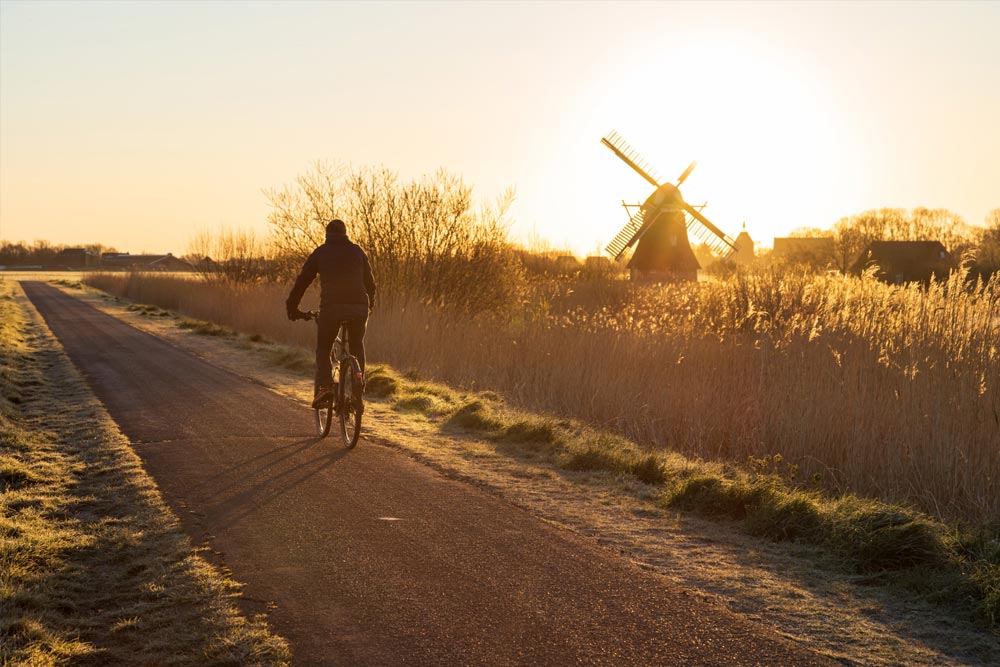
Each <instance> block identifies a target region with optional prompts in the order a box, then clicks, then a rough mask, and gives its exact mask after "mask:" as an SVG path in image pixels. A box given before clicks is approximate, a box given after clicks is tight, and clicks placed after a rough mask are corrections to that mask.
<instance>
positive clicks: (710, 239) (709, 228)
mask: <svg viewBox="0 0 1000 667" xmlns="http://www.w3.org/2000/svg"><path fill="white" fill-rule="evenodd" d="M681 208H683V209H684V210H685V211H687V212H688V214H689V215H690V216H691V218H692V220H691V221H690V222H689V223H688V231H690V232H691V233H692V234H693V235H694V236H696V237H697V238H698V239H700V240H701V241H703V242H704V243H706V244H707V245H708V246H709V247H710V248H712V250H713V251H714V252H716V253H717V254H719V255H722V257H723V258H725V257H729V255H731V254H733V253H734V252H736V241H734V240H733V239H732V238H730V237H729V235H728V234H726V233H725V232H724V231H722V230H721V229H719V228H718V227H716V226H715V225H713V224H712V222H711V220H709V219H708V218H706V217H705V216H703V215H702V214H701V212H699V211H698V209H696V208H694V207H693V206H691V205H690V204H688V203H687V202H682V203H681ZM695 221H697V222H700V223H701V226H699V225H695V224H694V222H695Z"/></svg>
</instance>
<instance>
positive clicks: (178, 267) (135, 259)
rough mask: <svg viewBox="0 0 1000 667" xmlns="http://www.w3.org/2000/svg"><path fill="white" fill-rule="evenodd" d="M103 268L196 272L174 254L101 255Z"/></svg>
mask: <svg viewBox="0 0 1000 667" xmlns="http://www.w3.org/2000/svg"><path fill="white" fill-rule="evenodd" d="M101 266H103V267H105V268H109V269H129V270H134V271H194V270H195V269H194V266H193V265H192V264H191V263H190V262H187V261H185V260H183V259H180V258H179V257H174V256H173V255H172V254H170V253H167V254H166V255H131V254H129V253H127V252H114V253H110V252H106V253H104V254H103V255H101Z"/></svg>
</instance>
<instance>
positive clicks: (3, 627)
mask: <svg viewBox="0 0 1000 667" xmlns="http://www.w3.org/2000/svg"><path fill="white" fill-rule="evenodd" d="M0 390H2V397H0V593H2V599H3V605H2V606H0V609H2V611H0V662H3V664H4V665H7V664H10V665H37V666H47V665H63V664H73V665H110V664H115V665H158V664H168V663H169V664H171V665H191V666H203V665H234V664H239V665H257V666H261V667H263V666H278V665H288V664H289V653H288V648H287V646H286V644H285V642H284V640H283V639H281V638H280V637H277V636H276V635H274V634H273V633H271V631H270V630H269V629H268V627H267V625H266V623H265V622H264V620H263V617H254V618H247V617H245V616H244V615H242V614H241V613H240V611H239V608H238V599H239V595H240V591H239V586H238V585H237V584H236V583H234V582H233V581H232V580H231V579H229V578H227V577H226V576H224V575H223V574H222V573H221V572H220V571H219V570H218V569H217V568H215V567H213V566H212V565H210V564H209V562H208V561H207V560H206V559H205V558H204V557H203V556H204V554H203V553H202V552H201V551H200V550H196V549H194V548H193V547H192V545H191V543H190V541H189V540H188V538H187V537H186V536H185V535H184V534H183V533H182V532H181V530H180V528H179V524H178V522H177V519H176V517H174V516H173V514H172V513H171V512H170V510H169V509H168V508H167V507H166V506H165V505H164V503H163V501H162V499H161V497H160V494H159V491H158V489H157V487H156V485H155V484H154V482H153V481H152V480H151V479H150V477H149V476H148V475H147V474H146V473H145V471H144V470H143V468H142V465H141V462H140V461H139V459H138V457H137V456H136V455H135V453H134V452H133V451H132V449H131V447H130V446H129V443H128V441H127V439H126V438H125V437H124V436H123V435H122V434H121V433H120V432H119V431H118V428H117V426H116V425H115V423H114V422H113V421H112V420H111V419H110V418H109V417H108V415H107V413H106V412H105V411H104V408H103V406H102V405H101V404H100V402H99V401H97V399H96V398H95V397H94V396H93V394H92V393H91V392H90V390H89V388H88V387H87V385H86V383H85V382H84V381H83V379H82V378H81V377H80V375H79V374H78V372H77V371H76V369H75V367H74V366H73V364H72V363H71V362H70V361H69V359H67V358H66V356H65V355H64V353H63V351H62V349H61V347H60V346H59V344H58V342H57V341H56V340H55V338H54V337H53V336H52V334H51V332H49V330H48V328H47V327H46V326H45V323H44V321H43V320H42V319H41V317H40V316H39V315H38V314H37V312H36V311H35V310H34V309H33V308H32V306H31V304H30V303H29V302H28V301H27V299H26V298H25V296H24V294H23V292H22V290H21V289H20V287H18V285H17V284H16V283H13V282H11V281H8V280H0Z"/></svg>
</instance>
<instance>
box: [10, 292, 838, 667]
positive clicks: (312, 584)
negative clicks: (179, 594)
mask: <svg viewBox="0 0 1000 667" xmlns="http://www.w3.org/2000/svg"><path fill="white" fill-rule="evenodd" d="M22 284H23V287H24V290H25V292H26V293H27V295H28V297H29V298H30V299H31V301H32V302H33V303H34V305H35V307H36V308H37V309H38V310H39V311H40V312H41V314H42V315H43V316H44V318H45V320H46V321H47V322H48V325H49V327H50V328H51V329H52V331H53V332H54V333H55V335H56V336H57V337H58V338H59V340H60V341H61V343H62V345H63V346H64V348H65V349H66V352H67V353H68V354H69V356H70V358H71V359H72V360H73V362H74V363H75V364H76V365H77V366H78V367H79V368H80V369H81V371H82V372H83V374H84V376H85V377H86V378H87V380H88V382H89V383H90V385H91V386H92V387H93V389H94V391H95V393H96V394H97V396H98V397H99V398H100V399H101V401H102V402H103V403H104V404H105V406H107V409H108V411H109V412H110V414H111V416H112V417H113V418H114V419H115V420H116V421H117V423H118V424H119V426H120V427H121V429H122V431H123V432H124V433H125V434H126V435H127V436H128V437H129V438H130V439H131V440H132V442H133V443H134V447H135V449H136V451H137V452H138V453H139V455H140V456H141V457H142V460H143V462H144V464H145V467H146V469H147V471H148V472H149V473H150V474H151V475H152V476H153V477H154V478H155V480H156V482H157V484H158V485H159V487H160V489H161V490H162V492H163V495H164V498H165V499H166V501H167V503H168V504H169V505H170V506H171V507H172V508H173V509H174V511H175V512H176V513H177V514H178V516H180V517H181V520H182V522H183V525H184V527H185V530H187V531H188V533H189V534H190V535H192V538H193V539H194V540H195V541H196V542H198V543H202V542H203V543H205V544H207V545H208V546H210V547H211V548H213V549H215V550H216V551H218V552H219V553H220V554H221V557H222V559H223V561H224V564H225V565H226V566H227V567H229V568H230V569H231V570H232V572H233V576H234V577H235V578H236V579H237V580H239V581H241V582H244V583H245V584H246V587H245V595H246V597H247V599H248V600H250V601H251V604H253V601H256V602H257V603H259V604H260V606H261V609H263V608H264V605H266V606H267V608H268V610H269V611H268V615H269V619H270V622H271V624H272V625H273V627H274V628H275V629H276V630H277V631H278V632H279V633H281V634H282V635H283V636H284V637H286V638H287V639H288V640H289V642H290V644H291V647H292V651H293V655H294V659H295V663H296V664H298V665H309V666H312V665H685V666H687V665H691V666H693V665H724V666H726V667H737V666H739V665H803V666H805V665H832V664H838V663H834V662H833V661H832V660H829V659H827V658H824V657H821V656H818V655H816V654H814V653H811V652H809V651H807V650H805V649H803V648H802V647H800V646H798V645H796V644H794V643H793V642H790V641H788V640H786V639H784V638H781V637H779V636H778V635H776V634H775V633H774V632H772V631H770V630H769V629H767V628H765V627H763V626H761V625H757V624H752V623H750V622H748V621H746V620H744V619H742V618H740V617H738V616H736V615H735V614H732V613H730V612H728V611H726V610H725V609H722V608H720V607H719V606H717V605H712V604H709V603H706V602H703V601H701V600H699V599H697V598H696V597H692V596H688V595H685V594H684V592H683V591H681V590H679V589H678V588H676V587H674V586H672V585H671V584H670V583H669V582H668V581H666V580H665V579H664V578H663V577H660V576H657V575H655V574H652V573H650V572H647V571H645V570H643V569H641V568H639V567H637V566H636V565H634V564H632V563H630V562H628V561H627V560H625V559H624V558H622V557H620V556H618V555H616V554H613V553H610V552H608V551H606V550H604V549H603V548H601V547H599V546H597V545H595V544H593V543H592V542H591V541H588V540H587V539H584V538H581V537H579V536H576V535H574V534H572V533H570V532H568V531H565V530H561V529H559V528H556V527H553V526H551V525H549V524H546V523H545V522H543V521H541V520H539V519H537V518H535V517H533V516H532V515H530V514H528V513H527V512H525V511H523V510H520V509H518V508H516V507H514V506H512V505H510V504H508V503H506V502H504V501H503V500H502V499H500V498H497V497H495V496H492V495H490V494H488V493H485V492H483V491H480V490H477V489H476V488H473V487H471V486H469V485H467V484H464V483H461V482H457V481H454V480H450V479H447V478H445V477H443V476H441V475H440V474H438V473H436V472H435V471H433V470H432V469H429V468H427V467H426V466H423V465H421V464H419V463H416V462H414V461H412V460H410V459H409V458H407V457H406V456H405V455H403V454H402V453H400V452H398V451H396V450H393V449H391V448H387V447H382V446H378V445H373V444H371V443H368V442H365V441H362V442H360V443H359V444H358V447H357V448H356V449H355V450H353V451H350V452H348V451H346V450H344V449H343V447H341V446H340V445H339V442H338V441H335V440H333V439H332V438H331V439H329V440H325V441H317V440H316V439H315V438H313V437H312V434H311V430H312V424H311V420H312V416H311V414H310V413H309V412H308V410H307V409H306V408H305V407H304V406H302V405H299V404H296V403H294V402H293V401H291V400H289V399H286V398H283V397H281V396H278V395H276V394H274V393H272V392H270V391H268V390H267V389H265V388H263V387H261V386H259V385H256V384H254V383H252V382H250V381H248V380H246V379H244V378H241V377H239V376H237V375H234V374H232V373H229V372H227V371H225V370H222V369H220V368H218V367H215V366H212V365H210V364H208V363H206V362H204V361H202V360H201V359H199V358H197V357H195V356H193V355H191V354H189V353H187V352H185V351H183V350H181V349H178V348H177V347H174V346H173V345H171V344H169V343H167V342H165V341H163V340H162V339H159V338H157V337H155V336H152V335H149V334H147V333H145V332H142V331H139V330H138V329H135V328H134V327H131V326H129V325H128V324H125V323H123V322H121V321H120V320H117V319H115V318H113V317H110V316H108V315H105V314H104V313H101V312H100V311H98V310H96V309H94V308H92V307H91V306H89V305H87V304H85V303H84V302H82V301H80V300H78V299H75V298H73V297H71V296H69V295H66V294H64V293H62V292H60V291H59V290H56V289H55V288H53V287H50V286H48V285H45V284H42V283H37V282H25V283H22ZM276 316H277V315H276Z"/></svg>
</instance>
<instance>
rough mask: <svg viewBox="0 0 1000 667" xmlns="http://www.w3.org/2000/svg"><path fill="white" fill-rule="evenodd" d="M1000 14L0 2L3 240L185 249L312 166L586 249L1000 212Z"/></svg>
mask: <svg viewBox="0 0 1000 667" xmlns="http://www.w3.org/2000/svg"><path fill="white" fill-rule="evenodd" d="M998 35H1000V2H977V3H967V4H964V3H959V2H948V3H941V4H935V3H927V2H919V3H917V2H914V3H907V2H893V3H885V4H874V3H857V4H854V3H835V4H820V3H797V4H793V3H780V4H764V3H751V2H742V3H736V4H726V3H712V2H709V3H699V4H674V3H641V4H628V3H623V2H616V3H611V4H601V3H584V2H558V3H513V2H504V3H485V2H465V3H463V2H445V3H418V2H405V3H365V4H349V3H323V2H309V3H290V2H281V3H278V2H273V3H272V2H253V3H251V2H222V3H205V2H198V3H195V2H163V3H153V2H146V3H143V2H129V3H126V2H112V3H85V2H73V3H67V4H63V3H56V2H12V1H10V0H0V238H3V239H5V240H32V239H37V238H44V239H48V240H50V241H54V242H58V243H79V242H92V241H93V242H103V243H105V244H113V245H116V246H118V247H119V248H121V249H127V250H132V251H133V252H135V251H139V250H142V249H146V250H151V251H164V252H165V251H168V250H169V251H173V252H183V251H184V250H185V249H186V247H187V243H188V241H189V239H190V238H191V237H192V236H193V235H194V234H195V233H196V232H198V231H199V230H205V229H209V230H211V229H215V228H217V227H218V226H220V225H229V226H237V227H238V226H246V227H254V228H258V229H261V230H263V229H264V228H265V222H264V221H265V217H266V215H267V210H268V207H267V203H266V201H265V199H264V197H263V195H262V194H261V190H262V189H263V188H269V187H275V186H282V185H284V184H285V183H288V182H290V181H292V180H293V179H294V177H295V176H296V175H297V174H298V173H300V172H303V171H305V170H307V169H308V167H309V165H310V164H311V163H312V162H313V161H315V160H317V159H324V160H329V161H341V162H344V163H348V164H353V165H385V166H387V167H390V168H392V169H394V170H396V171H398V172H399V173H400V175H401V176H403V177H413V176H419V175H421V174H424V173H428V172H433V171H435V170H436V169H437V168H438V167H446V168H447V169H449V170H451V171H453V172H455V173H458V174H460V175H462V176H463V177H464V178H465V179H466V181H467V182H470V183H472V184H474V185H475V187H476V192H477V194H478V195H480V196H482V197H493V196H494V195H496V194H497V193H499V192H500V191H501V190H502V189H503V188H505V187H506V186H508V185H515V186H516V187H517V191H518V201H517V205H516V207H515V209H514V211H513V215H514V218H515V220H516V223H515V226H514V232H515V235H517V236H518V237H521V238H526V237H529V236H532V235H534V236H536V237H538V238H541V239H545V240H547V241H548V242H550V243H551V244H553V245H556V246H571V247H572V248H573V249H575V250H576V251H577V252H580V253H585V252H594V251H596V249H597V248H598V247H599V246H603V245H604V244H605V243H606V242H607V241H608V240H610V238H611V237H612V236H613V235H614V233H615V232H616V231H617V230H618V228H619V227H620V226H621V225H622V224H623V223H624V222H625V215H624V211H623V210H622V208H621V205H620V204H621V201H622V199H625V200H628V201H630V202H631V201H638V200H641V199H644V198H645V197H646V196H647V195H648V194H649V190H650V187H649V186H648V185H647V184H646V183H645V182H644V181H643V180H641V179H640V178H639V177H638V176H636V175H634V174H633V173H632V172H631V171H630V170H629V169H628V168H627V167H626V166H625V165H624V164H623V163H621V162H619V161H618V159H617V158H615V157H614V156H613V155H612V154H611V153H610V152H609V151H608V150H607V149H605V148H603V147H602V146H601V145H600V143H599V140H600V138H601V136H603V135H604V134H605V133H606V132H607V131H609V130H610V129H612V128H614V129H618V130H619V131H620V132H621V133H622V134H623V135H624V136H625V137H626V138H627V139H628V140H629V141H630V142H631V143H632V144H633V145H635V146H636V147H638V148H639V149H640V150H642V152H643V153H645V154H646V156H647V157H648V158H650V161H651V162H653V163H654V164H655V165H657V167H658V168H659V170H660V171H661V172H662V173H663V174H664V175H665V176H668V177H670V178H676V176H677V175H679V174H680V172H681V171H682V170H683V169H684V167H685V166H686V165H687V164H688V163H689V162H690V161H691V160H698V161H699V166H698V168H697V169H696V170H695V171H694V173H693V174H692V175H691V177H690V178H689V179H688V181H687V183H686V184H685V186H684V188H683V190H684V194H685V197H686V199H688V201H690V202H691V203H702V202H704V201H707V202H708V207H707V208H706V209H705V211H704V212H705V214H706V215H707V216H708V217H709V218H710V219H712V220H713V221H714V222H715V223H716V224H717V225H719V226H720V227H722V228H723V229H724V230H726V231H728V232H729V233H730V234H731V235H733V236H735V235H736V233H737V232H738V231H739V229H740V225H741V223H742V222H743V221H744V220H745V221H746V224H747V228H748V230H749V231H750V233H751V235H752V236H754V238H756V239H758V240H761V241H763V242H764V243H766V244H768V245H769V244H770V242H771V238H772V237H773V236H775V235H782V234H785V233H787V232H788V231H790V230H791V229H793V228H795V227H799V226H806V225H807V226H819V227H828V226H830V225H831V224H832V223H834V222H835V221H836V220H837V219H838V218H840V217H842V216H845V215H849V214H851V213H855V212H858V211H861V210H864V209H868V208H877V207H882V206H899V207H906V208H911V207H914V206H929V207H943V208H949V209H952V210H954V211H956V212H958V213H959V214H961V215H962V216H963V217H965V218H966V220H967V221H969V222H972V223H976V224H981V223H982V221H983V218H984V217H985V215H986V213H987V212H988V211H989V210H990V209H992V208H996V207H1000V37H998Z"/></svg>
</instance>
